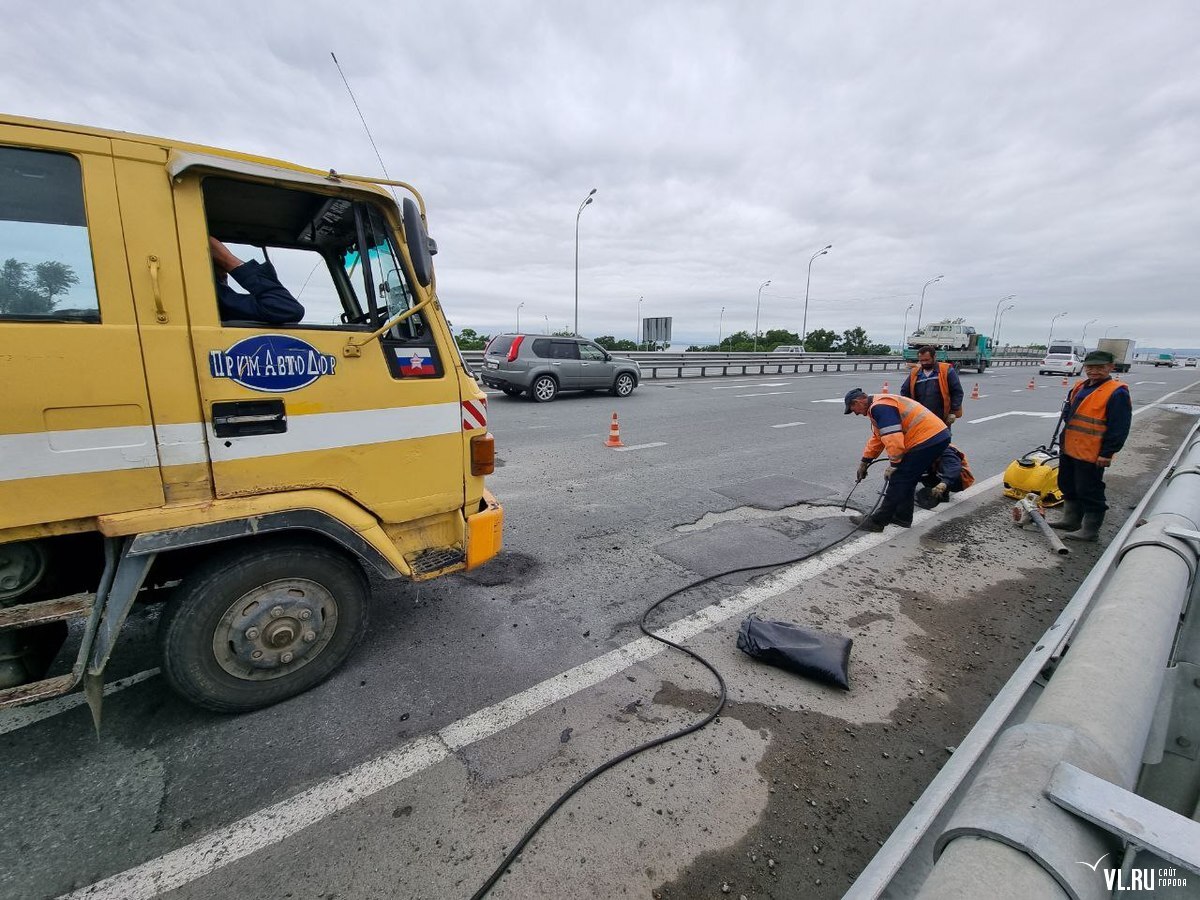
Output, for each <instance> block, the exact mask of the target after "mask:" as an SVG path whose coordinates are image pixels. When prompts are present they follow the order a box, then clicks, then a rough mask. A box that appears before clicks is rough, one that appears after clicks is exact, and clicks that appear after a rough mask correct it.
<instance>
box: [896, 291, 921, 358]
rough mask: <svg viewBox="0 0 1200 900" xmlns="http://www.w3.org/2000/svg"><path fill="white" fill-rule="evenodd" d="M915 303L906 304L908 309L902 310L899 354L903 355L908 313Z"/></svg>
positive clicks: (906, 335) (906, 338)
mask: <svg viewBox="0 0 1200 900" xmlns="http://www.w3.org/2000/svg"><path fill="white" fill-rule="evenodd" d="M916 305H917V304H915V303H910V304H908V309H906V310H904V328H903V329H902V330H901V331H900V355H901V356H903V355H904V342H905V341H906V340H908V313H909V311H910V310H912V308H913V307H914V306H916Z"/></svg>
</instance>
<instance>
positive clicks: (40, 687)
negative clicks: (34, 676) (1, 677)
mask: <svg viewBox="0 0 1200 900" xmlns="http://www.w3.org/2000/svg"><path fill="white" fill-rule="evenodd" d="M78 683H79V679H78V677H77V676H76V675H75V673H73V672H68V673H67V674H66V675H57V676H55V677H54V678H43V679H42V680H41V681H32V682H30V683H29V684H18V685H17V686H16V687H10V688H5V689H4V690H2V691H0V709H5V708H6V707H9V706H22V705H23V704H26V703H33V702H34V701H36V700H49V699H50V698H51V697H59V696H61V695H63V694H65V693H67V692H68V691H70V690H71V689H72V688H73V687H75V685H76V684H78Z"/></svg>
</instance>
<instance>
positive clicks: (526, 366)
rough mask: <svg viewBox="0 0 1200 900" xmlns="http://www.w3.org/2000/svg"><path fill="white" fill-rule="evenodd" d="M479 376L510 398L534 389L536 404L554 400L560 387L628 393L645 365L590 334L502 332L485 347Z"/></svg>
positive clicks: (532, 396)
mask: <svg viewBox="0 0 1200 900" xmlns="http://www.w3.org/2000/svg"><path fill="white" fill-rule="evenodd" d="M479 377H480V379H481V380H482V381H483V383H484V384H486V385H487V386H488V387H494V388H499V389H500V390H502V391H503V392H504V393H505V394H507V395H508V396H510V397H517V396H520V395H521V394H528V395H529V399H530V400H533V401H534V402H536V403H549V402H550V401H551V400H553V399H554V398H555V397H557V396H558V395H559V392H560V391H599V390H606V391H608V392H609V393H610V394H612V395H613V396H614V397H628V396H629V395H630V394H632V393H633V389H634V388H636V387H637V386H638V382H640V381H641V380H642V370H641V368H640V367H639V366H638V364H637V363H636V362H634V361H633V360H632V359H625V358H623V357H620V356H613V355H612V354H611V353H609V352H608V351H607V350H605V349H604V348H603V347H601V346H600V345H599V344H596V343H593V342H592V341H589V340H586V339H584V338H576V337H551V336H550V335H541V334H498V335H496V337H494V338H492V340H491V342H490V343H489V344H488V345H487V347H486V348H485V349H484V351H483V370H482V371H481V372H480V375H479Z"/></svg>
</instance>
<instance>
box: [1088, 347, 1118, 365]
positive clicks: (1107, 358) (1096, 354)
mask: <svg viewBox="0 0 1200 900" xmlns="http://www.w3.org/2000/svg"><path fill="white" fill-rule="evenodd" d="M1112 362H1114V357H1113V355H1112V354H1111V353H1109V352H1108V351H1107V350H1093V351H1092V352H1091V353H1089V354H1088V355H1087V356H1085V357H1084V358H1083V364H1084V365H1085V366H1107V365H1109V364H1110V363H1112Z"/></svg>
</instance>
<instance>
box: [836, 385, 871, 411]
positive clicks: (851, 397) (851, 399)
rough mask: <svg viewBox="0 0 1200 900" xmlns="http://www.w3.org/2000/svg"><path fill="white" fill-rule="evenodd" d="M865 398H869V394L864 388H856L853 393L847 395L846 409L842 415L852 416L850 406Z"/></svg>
mask: <svg viewBox="0 0 1200 900" xmlns="http://www.w3.org/2000/svg"><path fill="white" fill-rule="evenodd" d="M865 396H867V393H866V391H864V390H863V389H862V388H854V389H853V390H852V391H850V392H848V393H847V394H846V409H845V411H844V412H843V413H842V415H844V416H848V415H850V404H851V403H853V402H854V401H855V400H857V399H858V398H859V397H865Z"/></svg>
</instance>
